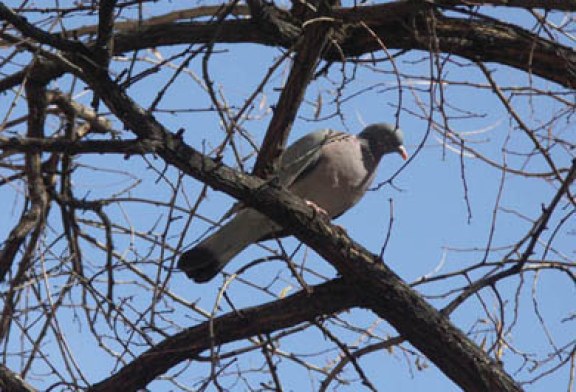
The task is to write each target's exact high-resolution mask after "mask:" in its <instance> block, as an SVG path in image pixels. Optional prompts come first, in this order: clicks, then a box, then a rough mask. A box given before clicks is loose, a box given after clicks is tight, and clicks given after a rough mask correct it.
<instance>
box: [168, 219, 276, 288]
mask: <svg viewBox="0 0 576 392" xmlns="http://www.w3.org/2000/svg"><path fill="white" fill-rule="evenodd" d="M279 229H280V226H278V225H277V224H276V223H274V222H273V221H271V220H269V219H268V218H266V217H265V216H264V215H262V214H260V213H259V212H258V211H256V210H253V209H251V208H245V209H243V210H241V211H240V212H238V214H236V216H235V217H234V218H232V220H230V222H228V223H226V224H225V225H224V226H222V227H221V228H219V229H218V231H217V232H216V233H214V234H212V235H211V236H210V237H208V238H206V239H205V240H203V241H202V242H201V243H199V244H198V245H196V246H195V247H194V248H192V249H190V250H188V251H186V252H184V253H183V254H182V256H180V260H179V261H178V268H179V269H181V270H183V271H184V272H185V273H186V275H188V277H189V278H190V279H193V280H194V281H195V282H197V283H202V282H207V281H209V280H211V279H212V278H213V277H214V276H216V274H218V272H220V270H222V268H224V266H225V265H226V264H228V263H229V262H230V260H232V259H233V258H234V256H236V255H237V254H238V253H240V252H241V251H242V250H244V249H245V248H246V247H247V246H249V245H250V244H252V243H254V242H257V241H258V240H260V239H262V238H264V237H267V236H269V235H270V234H272V233H274V232H276V231H278V230H279Z"/></svg>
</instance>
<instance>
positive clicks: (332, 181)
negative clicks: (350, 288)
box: [178, 124, 408, 282]
mask: <svg viewBox="0 0 576 392" xmlns="http://www.w3.org/2000/svg"><path fill="white" fill-rule="evenodd" d="M393 152H396V153H399V154H400V155H401V156H402V158H403V159H407V156H408V155H407V153H406V149H405V148H404V146H403V135H402V131H401V130H400V129H396V128H394V127H393V126H392V125H389V124H372V125H369V126H367V127H366V128H364V130H363V131H362V132H360V133H359V134H358V135H350V134H347V133H343V132H337V131H334V130H331V129H323V130H319V131H316V132H313V133H310V134H308V135H306V136H304V137H302V138H301V139H299V140H297V141H296V142H295V143H294V144H292V145H291V146H290V147H288V148H287V149H286V151H285V152H284V154H283V155H282V156H281V158H280V169H279V171H278V173H277V178H278V180H279V183H280V185H282V186H283V187H285V188H287V189H288V190H290V191H291V192H292V193H294V194H296V195H298V196H300V197H301V198H303V199H304V200H306V201H307V203H309V204H312V205H313V206H314V207H315V208H317V209H318V210H320V211H322V212H324V213H326V214H328V216H330V217H331V218H336V217H338V216H340V215H342V214H343V213H344V212H346V211H347V210H348V209H349V208H351V207H352V206H354V205H355V204H356V203H357V202H358V201H359V200H360V198H362V196H363V195H364V193H365V192H366V190H367V189H368V188H369V187H370V184H371V183H372V180H373V179H374V176H375V173H376V168H377V167H378V163H379V162H380V159H381V158H382V156H383V155H385V154H388V153H393ZM281 231H282V226H280V225H279V224H277V223H275V222H274V221H272V220H271V219H269V218H267V217H266V216H265V215H263V214H261V213H259V212H258V211H256V210H254V209H252V208H243V209H241V210H240V211H239V212H238V213H237V214H236V215H235V216H234V217H233V218H232V219H231V220H230V221H229V222H227V223H226V224H224V225H223V226H222V227H220V228H219V229H218V231H216V232H215V233H214V234H212V235H211V236H209V237H208V238H206V239H204V240H203V241H202V242H200V243H199V244H198V245H196V246H195V247H194V248H192V249H190V250H188V251H186V252H184V253H183V254H182V256H180V260H179V262H178V268H180V269H181V270H183V271H184V272H185V273H186V275H188V277H189V278H191V279H193V280H194V281H196V282H207V281H209V280H210V279H212V278H213V277H214V276H216V274H218V272H219V271H220V270H222V268H224V266H225V265H226V264H228V262H230V260H232V259H233V258H234V257H235V256H236V255H237V254H238V253H240V252H241V251H242V250H244V249H245V248H246V247H248V246H249V245H250V244H252V243H255V242H258V241H261V240H263V239H269V238H273V237H274V236H275V234H276V235H277V234H278V233H280V232H281Z"/></svg>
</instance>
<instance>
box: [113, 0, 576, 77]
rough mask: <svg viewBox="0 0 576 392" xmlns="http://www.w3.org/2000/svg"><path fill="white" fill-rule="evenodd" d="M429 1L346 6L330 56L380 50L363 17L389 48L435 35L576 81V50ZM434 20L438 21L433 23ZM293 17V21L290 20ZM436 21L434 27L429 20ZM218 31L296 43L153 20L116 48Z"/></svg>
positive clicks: (228, 25) (225, 25)
mask: <svg viewBox="0 0 576 392" xmlns="http://www.w3.org/2000/svg"><path fill="white" fill-rule="evenodd" d="M428 6H429V5H428V4H427V3H416V2H402V3H386V4H381V5H375V6H370V7H358V8H341V9H337V10H335V11H334V15H333V16H334V18H335V19H336V20H340V21H342V22H343V27H342V28H341V29H340V30H339V33H338V34H337V41H338V47H336V46H334V45H332V46H331V49H330V50H327V51H326V52H325V54H324V58H325V59H327V60H330V61H342V60H343V58H342V55H344V56H345V58H354V57H357V56H361V55H363V54H366V53H370V52H374V51H379V50H381V44H380V43H379V42H377V41H376V40H375V39H374V37H373V35H372V34H371V32H370V31H368V30H367V29H366V28H364V27H362V26H360V24H359V22H360V21H364V22H365V23H366V24H367V25H368V26H369V28H370V29H371V30H372V31H374V32H376V34H377V35H378V37H380V39H381V40H382V41H383V42H384V44H385V45H386V46H387V48H388V49H406V50H409V49H420V50H426V51H428V50H429V49H430V48H429V43H430V42H431V40H432V39H435V40H437V43H438V47H439V49H440V50H441V51H442V52H444V53H448V54H454V55H457V56H462V57H465V58H467V59H470V60H472V61H487V62H496V63H500V64H504V65H508V66H511V67H514V68H518V69H520V70H523V71H527V72H531V73H533V74H535V75H538V76H540V77H542V78H545V79H548V80H551V81H554V82H556V83H559V84H561V85H564V86H566V87H572V86H576V53H575V52H574V51H573V50H572V49H571V48H569V47H566V46H563V45H561V44H559V43H557V42H553V41H550V40H547V39H544V38H542V37H539V36H538V35H535V34H533V33H530V32H528V31H526V30H524V29H522V28H520V27H518V26H514V25H511V24H506V23H503V22H496V21H490V22H488V21H486V20H475V19H471V18H465V19H459V18H447V17H443V16H441V15H440V14H435V16H434V18H435V20H434V21H433V20H432V19H431V18H432V17H433V16H431V15H433V14H432V13H426V14H424V13H423V11H425V10H426V9H427V8H428ZM432 22H433V23H432ZM286 23H288V22H286ZM431 25H434V29H433V30H432V29H431V28H430V27H429V26H431ZM216 31H218V40H217V42H223V43H248V42H252V43H257V44H263V45H270V46H284V47H289V46H291V45H292V44H293V43H294V41H293V40H292V39H291V37H287V36H281V35H280V34H273V32H271V31H270V30H267V31H263V30H262V29H260V28H259V26H258V25H256V24H254V23H252V22H251V21H250V20H233V21H224V22H222V23H221V24H219V25H215V24H210V23H180V24H171V25H161V26H151V27H149V28H146V29H143V30H140V31H132V32H124V33H121V34H119V35H117V36H116V43H115V48H116V53H117V54H119V53H122V52H126V51H132V50H136V49H143V48H150V47H157V46H162V45H175V44H189V43H206V42H211V40H212V39H213V37H214V34H215V33H216Z"/></svg>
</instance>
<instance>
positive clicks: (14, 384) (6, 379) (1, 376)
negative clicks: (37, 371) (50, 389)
mask: <svg viewBox="0 0 576 392" xmlns="http://www.w3.org/2000/svg"><path fill="white" fill-rule="evenodd" d="M0 391H10V392H34V391H36V389H34V388H33V387H32V386H30V385H28V384H27V383H26V381H24V380H22V378H20V376H18V375H17V374H16V373H14V372H12V371H11V370H10V369H8V368H7V367H6V366H4V365H2V364H0Z"/></svg>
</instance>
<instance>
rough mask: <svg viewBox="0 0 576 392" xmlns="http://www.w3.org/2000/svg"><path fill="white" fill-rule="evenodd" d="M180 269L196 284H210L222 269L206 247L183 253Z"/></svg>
mask: <svg viewBox="0 0 576 392" xmlns="http://www.w3.org/2000/svg"><path fill="white" fill-rule="evenodd" d="M178 268H179V269H180V270H182V271H184V272H185V273H186V275H187V276H188V277H189V278H190V279H192V280H193V281H194V282H196V283H204V282H208V281H209V280H211V279H212V278H213V277H215V276H216V275H217V274H218V272H220V270H221V269H222V267H221V263H220V262H219V261H218V258H216V255H215V254H214V253H213V252H212V251H211V250H209V249H206V248H204V247H196V248H192V249H190V250H189V251H186V252H184V253H182V256H180V260H178Z"/></svg>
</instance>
